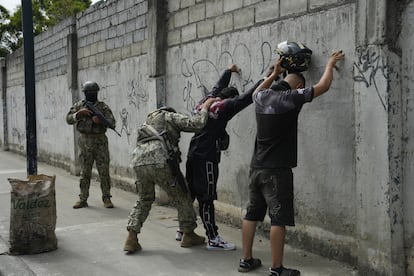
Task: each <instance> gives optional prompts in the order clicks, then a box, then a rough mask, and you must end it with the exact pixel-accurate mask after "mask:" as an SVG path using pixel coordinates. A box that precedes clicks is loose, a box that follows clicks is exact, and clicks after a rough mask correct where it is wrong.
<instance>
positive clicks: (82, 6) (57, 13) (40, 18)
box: [0, 0, 92, 55]
mask: <svg viewBox="0 0 414 276" xmlns="http://www.w3.org/2000/svg"><path fill="white" fill-rule="evenodd" d="M91 3H92V2H91V0H32V8H33V33H34V35H38V34H40V33H41V32H43V31H45V30H47V29H48V28H49V27H52V26H54V25H56V24H57V23H59V22H60V21H61V20H63V19H65V18H67V17H69V16H73V15H76V14H77V13H78V12H81V11H84V10H86V9H87V8H88V7H89V6H90V5H91ZM1 8H3V9H4V13H3V9H1ZM0 13H1V14H0V28H1V29H0V31H1V32H2V36H1V39H2V41H1V45H4V46H5V49H6V50H8V51H11V52H13V51H14V50H16V49H18V48H19V47H21V46H22V43H23V31H22V7H21V6H20V5H19V6H18V7H17V9H16V11H15V12H14V13H13V14H12V15H11V16H10V15H9V13H8V12H7V10H6V9H5V8H4V7H1V6H0ZM3 17H4V20H3ZM3 22H4V26H3V24H2V23H3ZM3 29H4V31H3ZM0 51H1V48H0ZM0 55H1V53H0Z"/></svg>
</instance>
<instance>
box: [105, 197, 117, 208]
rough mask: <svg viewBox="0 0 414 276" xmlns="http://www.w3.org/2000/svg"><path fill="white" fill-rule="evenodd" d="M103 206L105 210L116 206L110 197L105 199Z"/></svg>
mask: <svg viewBox="0 0 414 276" xmlns="http://www.w3.org/2000/svg"><path fill="white" fill-rule="evenodd" d="M103 204H104V207H105V208H114V205H113V204H112V201H111V199H110V198H109V197H108V198H104V199H103Z"/></svg>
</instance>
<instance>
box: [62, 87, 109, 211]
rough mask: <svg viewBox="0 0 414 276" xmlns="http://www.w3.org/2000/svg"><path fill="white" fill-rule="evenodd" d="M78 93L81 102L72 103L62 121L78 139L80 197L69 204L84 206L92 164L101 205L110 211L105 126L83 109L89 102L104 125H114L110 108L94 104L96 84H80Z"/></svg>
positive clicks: (87, 110) (103, 104) (100, 103)
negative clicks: (74, 130) (94, 168)
mask: <svg viewBox="0 0 414 276" xmlns="http://www.w3.org/2000/svg"><path fill="white" fill-rule="evenodd" d="M82 91H83V92H84V94H85V99H84V100H81V101H79V102H77V103H75V104H74V105H73V106H72V107H71V108H70V111H69V112H68V114H67V115H66V122H67V123H68V124H70V125H73V124H76V129H77V130H78V131H79V132H80V135H79V140H78V144H79V162H80V167H81V174H80V185H79V186H80V194H79V201H77V202H76V203H75V205H73V208H75V209H78V208H83V207H87V206H88V203H87V199H88V197H89V186H90V182H91V174H92V166H93V163H94V162H95V164H96V168H97V170H98V173H99V180H100V183H101V190H102V200H103V203H104V206H105V208H113V207H114V205H113V204H112V202H111V193H110V189H111V179H110V176H109V150H108V138H107V137H106V135H105V132H106V129H107V127H106V126H105V125H104V124H103V122H101V120H100V119H99V117H98V116H95V115H94V114H93V113H92V111H91V110H89V109H88V108H87V107H86V101H88V102H92V103H93V105H94V106H95V107H96V108H97V109H98V110H99V111H101V113H102V115H103V116H104V117H105V118H106V119H107V120H108V122H110V123H111V124H112V125H114V126H115V118H114V115H113V114H112V111H111V109H110V108H109V107H108V106H107V105H106V104H105V103H104V102H101V101H98V91H99V86H98V84H97V83H96V82H92V81H87V82H85V83H84V84H83V85H82Z"/></svg>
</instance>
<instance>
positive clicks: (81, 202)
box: [73, 200, 88, 209]
mask: <svg viewBox="0 0 414 276" xmlns="http://www.w3.org/2000/svg"><path fill="white" fill-rule="evenodd" d="M83 207H88V202H86V200H79V201H78V202H76V203H75V204H74V205H73V209H79V208H83Z"/></svg>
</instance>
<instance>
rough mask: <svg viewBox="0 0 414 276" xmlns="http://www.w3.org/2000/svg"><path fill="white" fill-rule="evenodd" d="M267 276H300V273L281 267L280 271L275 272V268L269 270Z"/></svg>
mask: <svg viewBox="0 0 414 276" xmlns="http://www.w3.org/2000/svg"><path fill="white" fill-rule="evenodd" d="M269 272H270V274H269V276H300V271H299V270H296V269H291V268H286V267H283V266H282V270H281V271H280V272H277V271H276V269H275V268H269Z"/></svg>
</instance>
